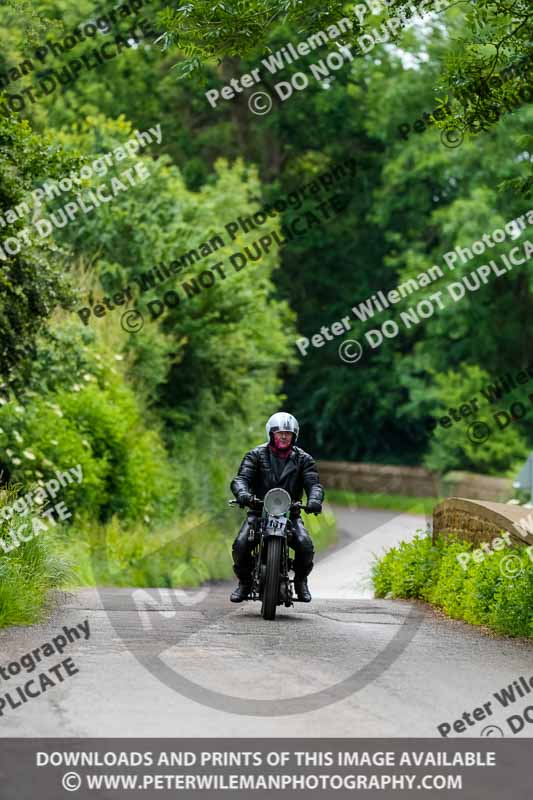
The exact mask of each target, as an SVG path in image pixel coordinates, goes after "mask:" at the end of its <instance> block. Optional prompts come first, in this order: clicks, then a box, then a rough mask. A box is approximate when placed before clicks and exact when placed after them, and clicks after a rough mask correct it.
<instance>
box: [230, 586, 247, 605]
mask: <svg viewBox="0 0 533 800" xmlns="http://www.w3.org/2000/svg"><path fill="white" fill-rule="evenodd" d="M251 590H252V587H251V584H249V583H244V582H243V581H239V585H238V586H237V588H236V589H234V590H233V592H232V593H231V594H230V598H229V599H230V600H231V602H232V603H242V601H243V600H246V598H247V597H248V595H249V594H250V592H251Z"/></svg>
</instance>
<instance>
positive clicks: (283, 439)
mask: <svg viewBox="0 0 533 800" xmlns="http://www.w3.org/2000/svg"><path fill="white" fill-rule="evenodd" d="M274 441H275V443H276V447H279V448H281V449H282V450H284V449H285V448H286V447H289V446H290V443H291V442H292V433H291V432H290V431H277V432H276V433H275V434H274Z"/></svg>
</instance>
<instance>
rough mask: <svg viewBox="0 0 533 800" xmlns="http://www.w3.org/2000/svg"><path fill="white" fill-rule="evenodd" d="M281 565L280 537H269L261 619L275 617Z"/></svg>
mask: <svg viewBox="0 0 533 800" xmlns="http://www.w3.org/2000/svg"><path fill="white" fill-rule="evenodd" d="M280 567H281V539H270V541H269V543H268V549H267V557H266V570H265V573H266V574H265V582H264V585H263V602H262V604H261V615H262V617H263V619H276V607H277V605H278V599H279V580H280Z"/></svg>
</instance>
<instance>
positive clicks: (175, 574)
mask: <svg viewBox="0 0 533 800" xmlns="http://www.w3.org/2000/svg"><path fill="white" fill-rule="evenodd" d="M242 519H243V515H242V512H241V513H238V512H236V511H226V512H224V513H223V514H222V515H220V516H218V517H216V518H211V519H208V518H205V517H204V518H202V517H200V516H196V517H192V516H191V517H188V518H187V519H186V520H184V521H183V523H182V524H168V525H166V526H164V527H159V528H156V529H154V530H151V531H150V530H148V529H147V527H146V525H143V524H138V525H136V526H130V527H129V528H128V529H125V528H124V525H123V524H120V523H119V521H118V520H117V519H114V520H112V521H111V522H110V523H108V524H107V525H105V526H95V525H94V523H92V522H89V521H85V522H83V521H77V522H75V523H74V525H73V526H72V527H71V528H69V529H68V531H67V532H66V533H65V534H64V539H63V543H62V547H61V555H62V556H64V557H66V558H67V559H68V560H69V561H71V562H72V563H73V564H74V567H73V574H72V577H71V580H70V585H69V588H74V587H76V586H94V585H99V586H135V587H145V588H146V587H153V588H176V589H177V588H189V587H194V586H198V585H199V584H201V583H203V582H204V581H207V580H228V579H232V578H233V577H234V576H233V568H232V563H233V562H232V558H231V545H232V543H233V540H234V538H235V536H236V534H237V531H238V529H239V526H240V524H241V522H242ZM304 523H305V525H306V527H307V529H308V530H309V533H310V535H311V537H312V539H313V541H314V544H315V549H316V550H317V551H319V550H323V549H325V548H326V547H328V546H330V545H331V544H333V543H334V542H335V540H336V537H337V532H336V526H335V518H334V516H333V514H332V513H331V512H328V511H325V512H323V513H322V514H321V515H320V516H318V517H315V516H312V515H310V516H307V517H304Z"/></svg>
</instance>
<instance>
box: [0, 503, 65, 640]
mask: <svg viewBox="0 0 533 800" xmlns="http://www.w3.org/2000/svg"><path fill="white" fill-rule="evenodd" d="M14 499H15V495H14V494H12V493H10V492H8V493H5V494H4V495H3V497H2V501H5V504H6V506H7V505H9V504H10V503H11V502H13V500H14ZM43 527H44V526H43ZM35 531H37V533H36V534H35ZM19 535H20V536H22V537H23V538H22V539H21V540H20V541H19V539H18V536H19ZM13 537H14V538H13ZM0 539H1V540H2V546H1V547H0V628H3V627H6V626H7V625H31V624H34V623H36V622H39V621H40V620H42V619H43V618H44V616H45V612H46V606H47V598H48V593H49V591H50V590H51V589H57V588H59V587H61V586H63V585H64V584H65V583H66V582H68V580H69V579H70V578H71V573H70V568H69V564H68V561H67V560H65V559H64V558H63V557H62V556H61V555H59V554H58V552H57V534H56V533H55V531H53V530H48V531H46V532H40V529H39V528H34V526H33V525H32V518H31V517H30V516H29V515H28V514H26V515H22V514H19V513H18V512H16V511H15V512H14V514H13V516H12V517H11V519H10V520H5V519H1V521H0ZM24 539H27V541H24ZM15 542H16V543H17V544H15Z"/></svg>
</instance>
